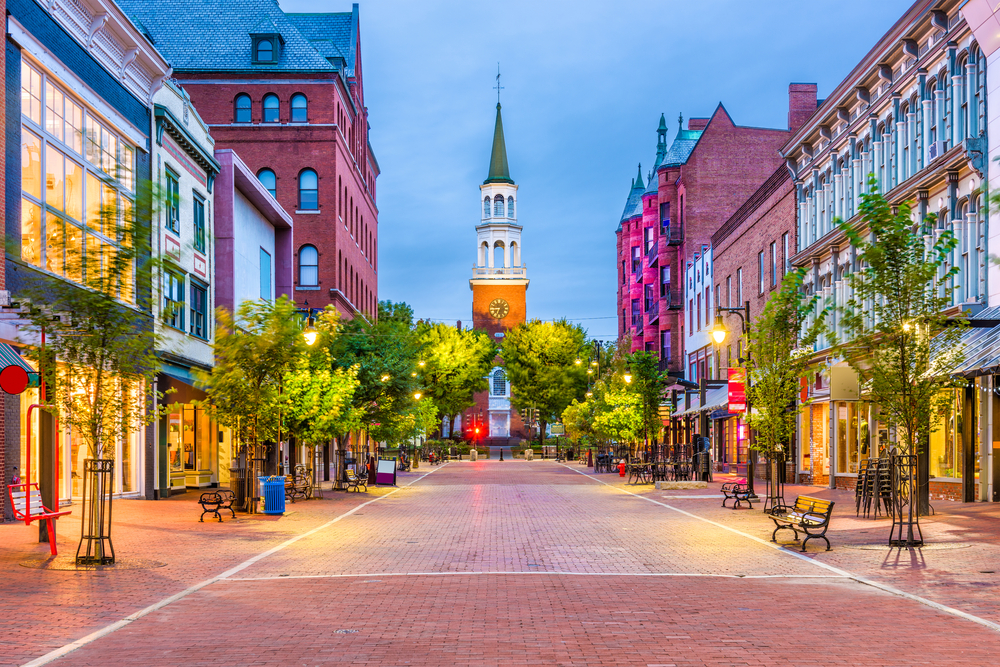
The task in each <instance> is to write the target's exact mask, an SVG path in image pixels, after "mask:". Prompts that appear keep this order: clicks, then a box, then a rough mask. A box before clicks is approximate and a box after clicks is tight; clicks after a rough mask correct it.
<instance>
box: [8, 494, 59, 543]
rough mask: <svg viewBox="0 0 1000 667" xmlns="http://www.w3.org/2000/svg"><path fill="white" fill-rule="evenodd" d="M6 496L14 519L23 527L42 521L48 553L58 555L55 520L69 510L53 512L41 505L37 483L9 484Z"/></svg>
mask: <svg viewBox="0 0 1000 667" xmlns="http://www.w3.org/2000/svg"><path fill="white" fill-rule="evenodd" d="M7 495H8V496H9V497H10V506H11V508H12V509H13V510H14V519H16V520H17V521H23V522H24V525H26V526H27V525H29V524H31V522H32V521H44V522H45V528H46V529H47V530H48V532H49V552H50V553H51V554H52V555H53V556H57V555H59V554H58V552H57V550H56V523H55V520H56V519H58V518H59V517H61V516H65V515H67V514H70V513H71V512H70V510H66V511H65V512H53V511H52V510H50V509H49V508H48V507H46V506H45V505H44V504H43V503H42V492H41V491H40V490H39V489H38V483H37V482H32V483H31V484H9V485H8V486H7Z"/></svg>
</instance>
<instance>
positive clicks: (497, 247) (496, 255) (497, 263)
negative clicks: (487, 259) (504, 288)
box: [493, 241, 504, 269]
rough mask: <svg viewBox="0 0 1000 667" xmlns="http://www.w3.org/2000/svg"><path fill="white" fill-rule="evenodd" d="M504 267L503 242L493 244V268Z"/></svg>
mask: <svg viewBox="0 0 1000 667" xmlns="http://www.w3.org/2000/svg"><path fill="white" fill-rule="evenodd" d="M503 267H504V247H503V241H497V242H496V243H494V244H493V268H494V269H502V268H503Z"/></svg>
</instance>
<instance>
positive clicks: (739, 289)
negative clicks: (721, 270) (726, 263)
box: [736, 268, 743, 307]
mask: <svg viewBox="0 0 1000 667" xmlns="http://www.w3.org/2000/svg"><path fill="white" fill-rule="evenodd" d="M742 305H743V269H742V268H740V269H736V306H737V307H739V306H742Z"/></svg>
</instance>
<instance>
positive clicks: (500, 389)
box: [492, 368, 507, 396]
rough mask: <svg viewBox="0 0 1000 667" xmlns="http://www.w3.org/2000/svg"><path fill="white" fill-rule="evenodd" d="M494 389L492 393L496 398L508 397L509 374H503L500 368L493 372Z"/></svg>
mask: <svg viewBox="0 0 1000 667" xmlns="http://www.w3.org/2000/svg"><path fill="white" fill-rule="evenodd" d="M492 384H493V387H492V390H493V391H492V393H493V395H494V396H506V395H507V374H506V373H504V372H503V369H502V368H498V369H496V370H495V371H493V383H492Z"/></svg>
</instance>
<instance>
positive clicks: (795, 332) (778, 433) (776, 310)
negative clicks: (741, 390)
mask: <svg viewBox="0 0 1000 667" xmlns="http://www.w3.org/2000/svg"><path fill="white" fill-rule="evenodd" d="M805 273H806V269H804V268H799V269H796V270H794V271H791V272H789V273H787V274H786V275H785V277H784V279H783V280H782V282H781V288H780V289H779V290H778V291H777V292H775V293H774V294H773V295H772V296H771V298H769V299H768V301H767V303H766V304H765V305H764V310H763V311H762V312H761V314H760V316H758V317H757V319H756V320H754V321H753V322H751V324H750V326H749V327H748V329H749V331H748V343H747V350H748V354H747V357H748V362H747V366H748V370H749V376H750V382H749V387H748V390H747V393H748V398H749V401H750V405H751V407H752V408H753V410H752V411H751V412H750V414H749V415H748V417H747V420H748V422H749V424H750V427H751V429H753V433H754V439H753V440H752V442H751V445H750V446H751V448H752V449H754V450H756V451H759V452H761V453H763V454H764V455H765V456H766V457H767V459H768V461H769V463H770V466H771V479H777V478H778V477H777V475H778V464H779V461H783V460H784V459H785V457H786V456H787V454H788V451H787V445H788V443H789V442H791V439H792V437H793V436H794V435H795V425H796V417H797V416H798V411H797V410H796V409H795V405H796V401H797V397H798V393H799V379H800V378H802V377H804V376H805V375H806V374H807V373H808V370H809V358H810V354H809V350H807V349H805V348H806V347H807V346H811V345H812V344H813V343H814V342H815V339H816V336H817V335H818V334H819V333H820V332H821V331H822V330H823V322H824V319H825V313H821V314H820V316H819V317H816V318H812V320H811V321H810V315H811V314H812V313H813V312H814V311H815V305H816V303H817V300H818V297H816V296H813V297H807V296H806V295H805V294H804V293H803V290H802V282H803V277H804V276H805ZM771 493H772V499H771V502H772V504H773V503H775V502H776V501H777V496H778V487H777V485H776V484H772V485H771Z"/></svg>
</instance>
